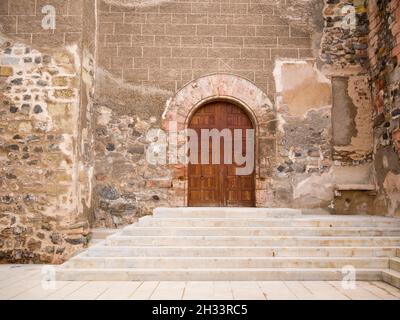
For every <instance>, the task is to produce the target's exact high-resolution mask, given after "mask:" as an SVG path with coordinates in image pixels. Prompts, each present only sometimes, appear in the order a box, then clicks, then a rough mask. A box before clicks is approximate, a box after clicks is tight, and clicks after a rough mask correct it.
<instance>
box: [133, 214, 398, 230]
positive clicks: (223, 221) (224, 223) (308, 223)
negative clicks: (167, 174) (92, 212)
mask: <svg viewBox="0 0 400 320" xmlns="http://www.w3.org/2000/svg"><path fill="white" fill-rule="evenodd" d="M135 225H137V226H140V227H325V228H330V227H354V226H355V225H356V226H357V227H392V228H396V227H398V228H400V219H389V218H384V219H375V218H365V219H363V218H360V219H357V220H356V221H355V220H354V219H351V218H350V219H338V218H330V217H329V218H317V217H316V218H308V217H307V218H293V219H287V218H280V219H277V218H269V219H268V218H265V219H259V218H250V219H246V218H242V219H239V218H209V219H205V218H154V217H151V216H146V217H142V218H140V219H139V222H138V223H136V224H135Z"/></svg>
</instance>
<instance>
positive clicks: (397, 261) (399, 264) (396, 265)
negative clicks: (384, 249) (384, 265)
mask: <svg viewBox="0 0 400 320" xmlns="http://www.w3.org/2000/svg"><path fill="white" fill-rule="evenodd" d="M389 268H390V269H392V270H394V271H398V272H400V258H391V259H390V261H389Z"/></svg>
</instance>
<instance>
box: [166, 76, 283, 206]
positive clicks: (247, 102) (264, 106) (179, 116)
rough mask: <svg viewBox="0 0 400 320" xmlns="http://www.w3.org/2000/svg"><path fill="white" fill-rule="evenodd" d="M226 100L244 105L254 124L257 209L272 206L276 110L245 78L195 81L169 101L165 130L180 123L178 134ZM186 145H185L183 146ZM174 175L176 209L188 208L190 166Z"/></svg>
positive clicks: (175, 168)
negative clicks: (207, 107) (198, 113)
mask: <svg viewBox="0 0 400 320" xmlns="http://www.w3.org/2000/svg"><path fill="white" fill-rule="evenodd" d="M216 100H226V101H229V102H232V103H234V104H237V105H240V106H241V107H242V108H243V109H244V110H246V113H247V114H248V115H249V117H250V118H251V120H252V121H253V123H254V127H255V135H256V143H255V148H256V150H255V157H256V164H255V165H256V171H255V175H256V201H255V202H256V206H257V207H263V206H266V205H267V204H268V197H267V188H268V187H267V186H268V185H269V183H270V180H271V178H272V168H273V166H274V164H275V159H276V121H277V120H276V110H275V108H274V106H273V104H272V103H271V101H270V100H269V98H268V97H267V95H266V94H265V93H264V92H263V91H262V90H260V89H259V88H258V87H257V86H256V85H255V84H254V83H253V82H251V81H250V80H248V79H245V78H243V77H240V76H237V75H233V74H227V73H217V74H210V75H207V76H203V77H200V78H198V79H195V80H193V81H191V82H189V83H188V84H186V85H185V86H184V87H183V88H181V89H180V90H179V91H178V92H177V93H176V94H175V96H174V97H173V98H172V99H171V100H169V101H168V103H167V107H166V109H165V111H164V113H163V119H162V128H163V129H164V130H166V131H168V130H169V128H170V122H174V123H176V126H177V127H176V128H177V129H178V130H183V129H186V128H187V127H188V124H189V121H190V119H191V116H192V115H193V114H194V112H196V110H197V109H198V108H200V107H201V106H203V105H204V104H206V103H209V102H212V101H216ZM182 143H183V142H182ZM171 172H172V175H173V183H172V188H171V190H170V199H171V201H170V202H171V205H172V206H187V203H188V201H187V187H188V183H187V176H188V175H187V174H188V172H187V166H185V165H182V164H178V165H176V164H175V165H171Z"/></svg>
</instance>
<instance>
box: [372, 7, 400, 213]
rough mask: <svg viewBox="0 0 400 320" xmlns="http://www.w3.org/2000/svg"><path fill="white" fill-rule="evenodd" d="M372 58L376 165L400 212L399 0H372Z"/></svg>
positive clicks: (384, 194)
mask: <svg viewBox="0 0 400 320" xmlns="http://www.w3.org/2000/svg"><path fill="white" fill-rule="evenodd" d="M369 16H370V21H371V23H370V34H369V50H368V51H369V60H370V64H371V69H370V72H371V78H372V79H371V80H372V81H371V82H372V93H373V99H374V136H375V153H376V155H375V166H376V173H377V182H378V184H379V188H380V196H381V201H383V202H385V203H386V204H387V205H388V207H389V208H390V212H391V213H392V214H396V213H397V214H398V213H399V212H400V196H399V194H398V192H399V184H398V183H396V182H395V181H393V180H396V179H398V180H399V181H400V161H399V156H400V141H399V138H400V133H399V132H400V91H399V87H400V64H399V63H400V2H399V1H396V0H392V1H390V0H382V1H377V0H370V1H369Z"/></svg>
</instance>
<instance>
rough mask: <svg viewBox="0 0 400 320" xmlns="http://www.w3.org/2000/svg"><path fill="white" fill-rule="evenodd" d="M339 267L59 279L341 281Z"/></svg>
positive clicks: (101, 273) (375, 274)
mask: <svg viewBox="0 0 400 320" xmlns="http://www.w3.org/2000/svg"><path fill="white" fill-rule="evenodd" d="M342 278H343V273H342V269H341V268H340V269H339V268H308V269H304V268H303V269H302V268H289V269H288V268H262V269H256V268H251V269H250V268H240V269H239V268H237V269H197V268H191V269H187V268H186V269H65V268H64V269H59V270H58V272H57V280H81V281H90V280H110V281H111V280H114V281H128V280H132V281H133V280H139V281H140V280H141V281H143V280H164V281H173V280H174V281H176V280H179V281H184V280H192V281H203V280H212V281H229V280H230V281H233V280H237V281H242V280H266V281H267V280H287V281H294V280H295V281H300V280H304V281H306V280H307V281H322V280H332V281H333V280H334V281H341V280H342ZM357 279H358V280H359V281H363V280H364V281H381V280H382V270H381V269H361V268H359V269H357Z"/></svg>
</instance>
